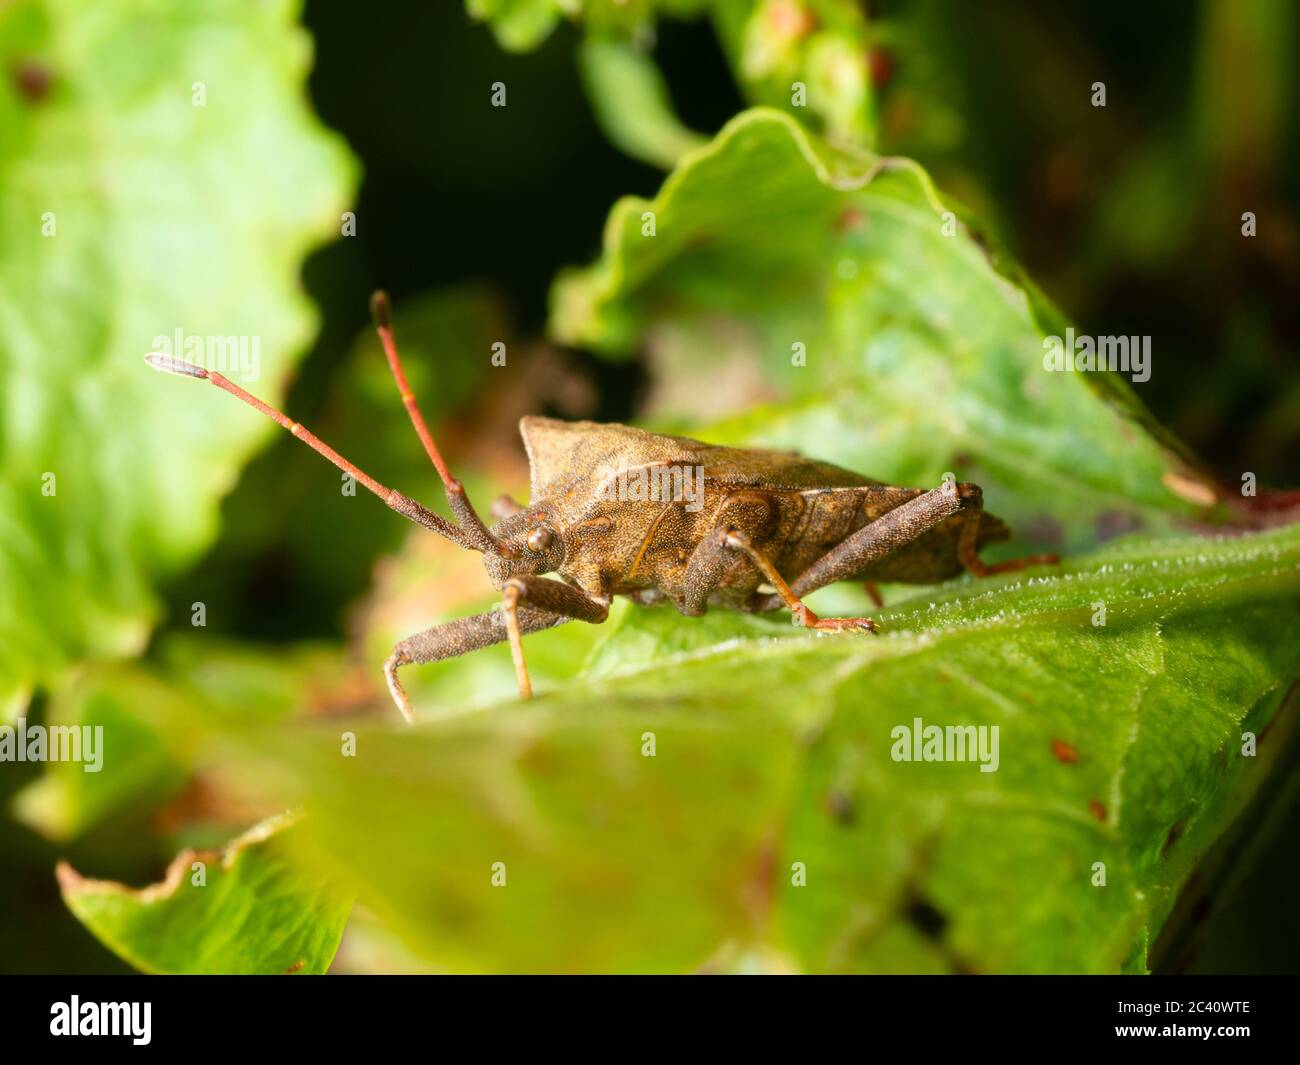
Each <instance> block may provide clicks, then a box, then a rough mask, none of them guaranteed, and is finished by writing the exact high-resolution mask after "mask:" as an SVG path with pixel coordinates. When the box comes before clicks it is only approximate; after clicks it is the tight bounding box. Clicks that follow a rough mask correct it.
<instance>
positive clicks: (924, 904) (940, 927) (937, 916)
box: [904, 895, 948, 941]
mask: <svg viewBox="0 0 1300 1065" xmlns="http://www.w3.org/2000/svg"><path fill="white" fill-rule="evenodd" d="M904 916H905V917H906V918H907V921H908V923H909V924H911V926H912V927H913V928H915V929H916V930H917V931H918V932H920V933H921V935H923V936H925V938H926V939H932V940H936V941H937V940H940V939H942V938H943V935H944V932H946V931H947V930H948V918H947V917H945V916H944V915H943V913H942V912H941V911H940V910H939V909H938V908H937V907H936V906H935V905H934V904H933V903H931V902H930V901H929V900H928V899H925V898H922V897H921V896H919V895H916V896H913V898H912V899H910V900H909V901H908V903H907V909H906V910H905V911H904Z"/></svg>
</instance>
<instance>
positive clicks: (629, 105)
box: [578, 39, 707, 169]
mask: <svg viewBox="0 0 1300 1065" xmlns="http://www.w3.org/2000/svg"><path fill="white" fill-rule="evenodd" d="M578 59H579V64H580V66H581V68H582V76H583V83H584V85H585V86H586V90H587V98H588V99H589V100H590V101H591V107H592V110H593V111H594V112H595V114H596V121H598V122H599V123H600V128H601V129H602V130H603V131H604V133H605V136H606V137H608V138H609V139H610V141H611V142H612V143H613V144H615V145H616V146H617V147H618V148H619V149H620V150H621V151H623V152H626V153H627V154H628V155H630V156H632V158H634V159H640V160H642V161H643V162H647V163H650V164H652V165H653V166H661V167H663V168H665V169H671V168H672V167H673V165H674V164H675V163H676V162H677V161H678V160H679V159H680V158H681V157H682V156H683V155H685V154H686V153H687V152H689V151H693V150H694V149H696V148H699V147H701V146H702V145H703V144H704V143H706V141H707V138H705V137H703V136H701V135H700V134H698V133H695V132H693V131H692V130H689V129H687V128H686V127H685V126H684V125H682V123H681V121H680V120H679V119H678V118H677V115H676V114H675V113H674V112H673V109H672V102H671V101H670V100H669V98H668V86H667V85H666V84H665V83H664V79H663V75H661V74H660V73H659V68H658V67H657V66H656V65H655V62H654V60H653V59H651V58H650V57H649V56H648V55H646V54H645V53H643V52H641V51H640V50H639V49H637V48H636V47H635V46H633V45H631V44H627V43H625V42H622V41H618V40H601V39H592V40H587V41H585V42H583V45H582V48H581V50H580V51H579V53H578Z"/></svg>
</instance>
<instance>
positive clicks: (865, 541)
mask: <svg viewBox="0 0 1300 1065" xmlns="http://www.w3.org/2000/svg"><path fill="white" fill-rule="evenodd" d="M965 487H967V486H966V485H957V484H952V483H947V482H945V483H944V484H942V485H940V486H939V487H938V488H933V489H931V490H930V491H928V492H924V493H922V494H921V495H919V496H916V497H915V498H913V499H909V500H908V501H907V502H906V503H904V504H903V505H902V506H898V507H895V508H894V509H893V510H889V511H886V512H885V513H884V514H882V515H881V516H880V517H878V518H877V519H876V520H875V521H873V522H871V523H870V524H869V525H864V526H863V527H862V528H861V529H859V530H858V531H857V532H855V533H854V534H853V535H852V536H849V537H847V538H846V539H845V540H843V541H842V542H841V543H838V544H836V545H835V546H834V547H832V548H831V549H830V550H829V551H827V552H826V554H824V555H822V557H821V558H819V559H818V560H817V561H816V562H814V563H813V564H812V565H811V566H809V567H808V568H807V569H806V570H804V571H803V573H801V574H800V575H799V577H798V579H797V580H795V582H794V583H793V585H791V589H792V591H793V592H794V594H795V595H808V594H809V593H810V592H815V591H816V590H817V589H818V588H824V587H825V586H826V585H828V584H834V583H835V582H836V581H842V580H845V579H847V578H849V577H851V576H853V575H854V574H855V573H861V572H862V571H863V570H864V569H866V568H867V567H868V566H870V565H871V564H872V563H874V562H879V561H880V560H881V559H882V558H884V557H885V556H886V555H888V554H890V553H891V552H893V551H896V550H898V549H899V548H900V547H903V546H904V545H906V544H909V543H911V542H912V541H913V540H915V539H916V538H917V537H918V536H920V535H921V534H922V533H924V532H926V531H927V530H929V529H932V528H934V527H935V526H936V525H938V524H939V523H940V522H941V521H944V520H945V519H947V518H950V517H952V515H954V514H956V513H957V512H958V511H960V510H963V509H965V506H966V503H965V500H963V498H962V495H961V489H963V488H965Z"/></svg>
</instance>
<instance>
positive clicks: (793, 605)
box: [723, 529, 876, 632]
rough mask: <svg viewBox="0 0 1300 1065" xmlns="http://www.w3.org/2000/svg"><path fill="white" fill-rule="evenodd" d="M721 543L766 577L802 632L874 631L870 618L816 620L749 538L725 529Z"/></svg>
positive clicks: (817, 618) (873, 624) (874, 625)
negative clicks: (744, 556) (802, 628)
mask: <svg viewBox="0 0 1300 1065" xmlns="http://www.w3.org/2000/svg"><path fill="white" fill-rule="evenodd" d="M723 543H724V544H725V545H726V546H727V547H729V548H730V549H731V550H733V551H740V552H742V553H743V554H745V555H746V556H748V558H749V560H750V561H751V562H752V563H754V565H755V566H757V567H758V569H759V572H761V573H762V574H763V576H764V577H766V578H767V582H768V583H769V584H770V585H772V587H773V588H775V589H776V594H777V595H779V596H780V597H781V600H782V601H783V602H784V603H785V605H786V606H788V607H789V608H790V613H791V614H793V615H794V620H795V621H796V622H798V623H799V624H800V625H802V626H803V627H804V628H806V629H833V630H840V629H864V630H866V631H867V632H875V631H876V623H875V622H874V621H872V620H871V619H870V618H819V617H818V616H817V615H816V614H814V613H813V612H812V611H811V610H809V609H808V608H807V607H806V606H804V604H803V601H802V600H801V599H800V598H799V597H798V596H797V595H796V594H795V593H794V591H793V590H792V589H791V587H790V586H789V585H788V584H787V583H786V582H785V578H784V577H782V576H781V574H780V573H779V572H777V568H776V566H774V565H773V564H772V560H771V559H769V558H768V557H767V556H766V555H765V554H763V552H762V551H760V550H759V549H758V548H757V547H755V546H754V544H753V542H752V541H751V540H750V539H749V537H748V536H747V535H746V534H745V533H743V532H740V531H738V530H736V529H731V530H728V531H727V532H726V533H725V534H724V537H723Z"/></svg>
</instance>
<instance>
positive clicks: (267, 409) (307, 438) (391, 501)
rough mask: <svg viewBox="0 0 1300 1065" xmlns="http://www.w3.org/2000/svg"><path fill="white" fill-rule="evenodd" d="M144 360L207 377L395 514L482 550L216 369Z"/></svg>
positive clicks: (154, 356)
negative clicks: (329, 464)
mask: <svg viewBox="0 0 1300 1065" xmlns="http://www.w3.org/2000/svg"><path fill="white" fill-rule="evenodd" d="M145 361H146V362H147V363H148V364H149V365H150V366H152V367H153V368H154V369H155V370H160V371H162V372H163V373H173V374H177V375H179V376H181V377H197V378H199V379H200V380H206V381H208V382H209V383H210V384H214V385H216V386H217V387H218V388H220V389H222V390H223V391H225V392H229V393H230V394H231V395H232V396H234V397H235V398H236V399H238V400H240V401H241V402H244V403H247V404H248V405H249V406H250V407H252V408H253V409H254V410H256V411H260V412H261V413H262V414H265V415H266V416H267V417H268V418H270V419H271V420H272V421H273V422H275V423H276V424H277V425H279V426H281V427H283V428H285V429H288V430H289V432H290V433H291V434H292V435H293V436H296V437H297V438H298V439H299V440H301V441H302V442H303V443H304V444H306V445H307V446H308V447H309V448H311V449H312V450H313V451H315V452H316V453H317V454H319V455H323V456H325V458H327V459H328V460H329V461H330V462H332V463H334V465H335V466H337V467H338V468H339V469H340V470H342V471H343V472H344V473H346V474H349V475H350V476H352V477H354V478H356V480H357V481H358V482H359V483H360V484H361V485H362V487H364V488H365V489H366V490H367V491H370V492H373V493H374V494H375V495H377V496H378V497H379V498H380V499H381V500H383V502H384V503H385V504H387V505H388V506H389V507H391V508H392V509H393V510H395V511H397V513H399V514H401V515H402V517H404V518H409V519H410V520H411V521H413V522H415V523H416V524H418V525H423V526H424V527H425V528H426V529H432V530H433V531H434V532H436V533H438V534H439V535H441V536H445V537H446V538H447V539H448V540H450V541H451V542H452V543H454V544H459V545H460V546H461V547H465V548H470V549H471V550H479V551H481V550H483V549H482V548H481V547H479V546H478V544H476V543H474V542H471V541H470V539H469V538H468V536H467V535H466V533H465V531H464V530H462V529H460V528H459V527H458V526H456V525H453V524H452V523H451V522H449V521H447V520H446V519H444V518H440V517H438V515H437V514H435V513H433V511H431V510H429V508H428V507H425V506H423V505H422V504H420V503H417V502H416V501H415V500H414V499H411V498H410V497H409V496H405V495H403V494H402V493H401V492H398V491H396V490H395V489H392V488H386V487H385V486H384V485H382V484H380V483H379V482H378V481H376V480H375V479H374V478H373V477H371V476H369V475H368V474H366V473H365V472H364V471H363V470H361V469H359V468H358V467H356V466H354V465H353V464H352V463H350V462H349V461H348V460H347V459H345V458H344V457H343V456H342V455H340V454H339V453H338V452H337V451H335V450H334V449H333V448H332V447H330V446H329V445H328V444H327V443H325V441H323V440H322V439H321V438H320V437H318V436H316V435H315V434H314V433H312V432H310V431H309V430H307V429H305V428H304V427H303V426H301V425H299V424H298V423H297V422H295V421H294V420H293V419H292V418H290V417H289V416H288V415H286V414H283V413H282V412H280V411H278V410H276V409H275V408H274V407H272V406H269V405H268V404H266V403H263V402H262V401H261V400H260V399H258V398H257V397H256V396H254V395H252V394H251V393H249V392H245V391H244V390H243V389H242V388H240V387H239V386H238V385H237V384H235V383H234V382H233V381H231V380H229V379H228V378H226V377H223V376H222V375H221V374H219V373H216V372H215V371H210V370H205V369H204V368H203V367H202V366H198V365H196V364H194V363H192V362H186V361H185V360H184V359H176V358H172V356H170V355H162V354H159V353H157V352H154V353H151V354H149V355H146V356H145Z"/></svg>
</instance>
